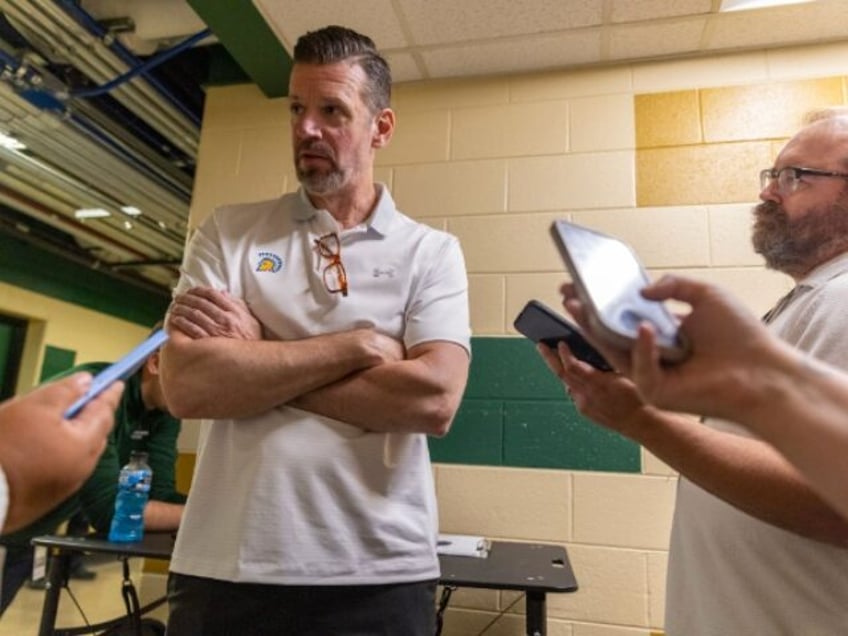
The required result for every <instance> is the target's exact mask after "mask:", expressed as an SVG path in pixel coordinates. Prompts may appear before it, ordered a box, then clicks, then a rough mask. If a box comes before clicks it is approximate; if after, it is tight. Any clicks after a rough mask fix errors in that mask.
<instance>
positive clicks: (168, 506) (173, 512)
mask: <svg viewBox="0 0 848 636" xmlns="http://www.w3.org/2000/svg"><path fill="white" fill-rule="evenodd" d="M184 508H185V506H183V505H182V504H173V503H167V502H164V501H155V500H151V501H148V502H147V505H146V506H145V507H144V528H145V529H146V530H151V531H154V532H155V531H164V530H176V529H177V528H179V527H180V521H181V520H182V518H183V509H184Z"/></svg>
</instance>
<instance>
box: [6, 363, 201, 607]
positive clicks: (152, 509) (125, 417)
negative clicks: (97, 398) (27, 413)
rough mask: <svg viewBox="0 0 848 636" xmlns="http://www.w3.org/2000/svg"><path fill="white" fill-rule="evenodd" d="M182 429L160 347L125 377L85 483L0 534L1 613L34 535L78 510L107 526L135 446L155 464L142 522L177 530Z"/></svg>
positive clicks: (27, 566)
mask: <svg viewBox="0 0 848 636" xmlns="http://www.w3.org/2000/svg"><path fill="white" fill-rule="evenodd" d="M106 366H108V363H106V362H97V363H89V364H82V365H79V366H77V367H74V368H73V369H69V370H68V371H67V372H65V373H63V374H62V375H69V374H71V373H75V372H77V371H89V372H90V373H92V374H97V373H98V372H99V371H100V370H102V369H103V368H105V367H106ZM179 434H180V421H179V420H178V419H176V418H174V417H172V416H171V415H170V414H169V413H168V412H167V410H166V405H165V398H164V395H163V393H162V387H161V386H160V384H159V352H156V353H154V354H152V355H151V356H150V357H149V358H148V359H147V360H146V361H145V363H144V365H143V366H142V368H141V369H139V370H138V371H137V372H136V373H135V374H134V375H132V376H131V377H130V378H129V379H128V380H127V381H126V388H125V389H124V393H123V395H122V396H121V401H120V403H119V404H118V409H117V410H116V411H115V425H114V427H113V428H112V432H111V433H109V437H108V439H107V442H106V448H105V450H104V451H103V454H102V455H101V456H100V459H99V460H98V462H97V465H96V466H95V468H94V472H93V473H92V474H91V477H89V478H88V480H87V481H86V482H85V483H84V484H83V486H82V488H80V490H79V491H77V492H76V493H75V494H74V495H72V496H71V497H70V498H68V499H67V500H65V501H64V502H62V503H61V504H59V505H58V506H57V507H56V508H54V509H53V510H51V511H50V512H48V513H47V514H46V515H44V516H43V517H41V518H40V519H38V520H37V521H35V522H33V523H31V524H30V525H28V526H26V527H25V528H22V529H20V530H18V531H16V532H13V533H11V534H7V535H3V536H2V537H0V545H2V546H3V547H5V549H6V559H5V562H4V563H3V583H2V591H0V615H2V613H3V612H4V611H5V610H6V608H7V607H8V606H9V604H10V603H11V602H12V600H13V599H14V597H15V594H16V593H17V592H18V590H19V589H20V588H21V586H22V585H23V584H24V582H25V581H26V580H27V578H29V576H30V575H31V573H32V561H33V548H32V546H31V545H30V540H31V539H32V538H33V537H36V536H39V535H43V534H52V533H54V532H56V529H57V528H58V527H59V525H61V524H62V523H63V522H65V521H67V520H68V519H70V518H71V516H73V515H74V514H75V513H77V512H78V511H82V512H83V513H84V514H85V515H86V516H87V517H88V519H89V520H90V522H91V525H92V526H93V527H94V529H95V530H96V531H97V532H101V533H104V534H105V533H107V532H108V531H109V525H110V524H111V522H112V514H113V513H114V507H115V496H116V495H117V493H118V474H119V473H120V471H121V467H122V466H124V465H125V464H126V463H127V462H128V461H129V458H130V452H131V451H133V450H140V451H144V452H146V453H148V460H147V463H148V464H150V467H151V468H152V469H153V483H152V485H151V488H150V500H149V501H148V503H147V506H146V507H145V509H144V527H145V528H146V529H147V530H176V529H177V528H178V527H179V524H180V519H181V518H182V513H183V504H184V503H185V500H186V497H185V495H183V494H181V493H179V492H177V490H176V484H175V476H174V472H175V464H176V459H177V437H178V436H179Z"/></svg>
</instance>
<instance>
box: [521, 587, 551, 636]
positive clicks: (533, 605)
mask: <svg viewBox="0 0 848 636" xmlns="http://www.w3.org/2000/svg"><path fill="white" fill-rule="evenodd" d="M525 612H526V619H527V620H526V626H527V636H545V634H547V633H548V629H547V616H546V611H545V593H544V592H530V591H528V592H527V597H526V605H525Z"/></svg>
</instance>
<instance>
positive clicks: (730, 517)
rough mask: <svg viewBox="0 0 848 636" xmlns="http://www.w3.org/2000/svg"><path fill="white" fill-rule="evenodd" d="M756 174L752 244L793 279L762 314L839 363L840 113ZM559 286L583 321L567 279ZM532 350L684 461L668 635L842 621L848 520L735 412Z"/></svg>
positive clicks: (635, 431)
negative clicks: (651, 390)
mask: <svg viewBox="0 0 848 636" xmlns="http://www.w3.org/2000/svg"><path fill="white" fill-rule="evenodd" d="M760 184H761V188H762V189H761V192H760V199H761V201H762V202H761V203H760V204H759V205H757V206H756V207H755V208H754V211H753V212H754V226H753V233H752V240H753V244H754V249H755V250H756V251H757V252H758V253H759V254H761V255H762V256H763V258H764V259H765V262H766V265H767V267H769V268H771V269H774V270H777V271H780V272H783V273H785V274H788V275H789V276H790V277H792V279H794V281H795V287H794V289H793V290H792V291H791V292H790V293H789V294H787V295H786V296H785V297H784V298H782V299H781V300H780V301H778V302H777V304H776V305H775V307H774V309H773V310H772V311H770V312H769V313H768V314H767V315H766V317H765V321H766V322H767V323H768V328H769V329H770V330H771V331H772V332H773V333H775V334H776V335H777V336H779V337H780V338H782V339H783V340H784V341H786V342H788V343H789V344H791V345H794V346H795V347H797V348H798V349H800V350H801V351H804V352H805V353H806V354H808V355H810V356H814V357H816V358H819V359H821V360H823V361H826V362H828V363H830V364H832V365H835V366H838V367H841V368H842V369H848V331H847V330H846V326H845V324H846V323H845V319H844V316H845V315H846V310H848V117H846V116H844V115H837V116H832V117H828V118H824V119H820V120H818V121H814V123H812V124H810V125H809V126H807V127H805V128H803V129H802V130H801V131H800V132H799V133H798V134H796V135H795V136H794V137H793V138H792V139H790V140H789V142H788V143H787V144H786V146H785V147H784V148H783V150H782V151H781V152H780V154H779V155H778V157H777V160H776V161H775V165H774V166H773V167H772V168H769V169H766V170H763V171H762V172H761V173H760ZM563 292H564V294H565V295H566V307H567V308H570V309H571V310H572V311H573V313H574V314H575V316H576V317H577V318H578V320H579V321H581V320H582V318H581V316H582V313H581V312H582V308H581V305H580V303H579V300H577V299H576V298H575V297H574V294H573V290H572V289H571V288H569V287H568V286H565V287H564V288H563ZM724 327H725V326H724V325H722V324H715V325H713V327H712V328H713V329H715V330H721V329H723V328H724ZM541 353H542V355H543V357H544V358H545V361H546V362H547V363H548V366H549V367H550V368H551V370H552V371H554V373H556V374H557V375H558V376H559V378H560V379H561V380H562V381H563V383H564V384H565V385H566V386H567V387H568V388H569V390H570V392H571V394H572V395H573V396H574V401H575V404H576V405H577V406H578V408H579V409H580V410H581V412H582V413H583V414H584V415H586V416H587V417H589V418H591V419H594V420H595V421H596V422H597V423H599V424H601V425H602V426H606V427H608V428H611V429H613V430H616V431H618V432H620V433H622V434H624V435H626V436H628V437H630V438H631V439H633V440H635V441H636V442H638V443H640V444H642V445H644V446H645V448H646V449H648V450H649V451H651V452H652V453H653V454H654V455H656V456H657V457H659V458H660V459H661V460H663V461H664V462H666V463H667V464H668V465H669V466H671V467H672V468H674V469H675V470H677V471H678V472H679V473H680V480H679V483H678V490H677V502H676V506H675V511H674V522H673V527H672V536H671V546H670V548H669V561H668V576H667V581H666V603H665V607H666V616H665V633H666V634H668V636H715V635H717V634H786V635H789V634H792V635H795V634H798V635H801V634H841V633H845V632H846V626H848V614H846V607H848V549H846V546H848V522H846V520H845V518H843V517H842V516H840V514H839V513H838V512H837V511H836V510H835V509H834V508H832V507H831V506H830V505H829V504H827V503H826V502H825V501H824V500H823V499H822V498H820V497H819V496H818V495H817V494H816V492H815V491H814V490H813V488H812V487H811V486H810V484H809V482H808V481H807V480H806V478H805V477H804V476H803V475H802V474H801V473H800V472H799V471H798V470H797V468H795V467H794V466H793V465H792V464H790V463H789V462H788V461H787V460H786V459H785V458H784V457H783V456H782V455H781V454H780V453H779V452H778V451H777V450H776V449H775V448H774V447H772V446H770V445H769V444H767V443H765V442H764V441H762V440H760V439H759V438H757V437H756V436H754V435H753V434H752V433H751V432H750V431H749V430H748V429H745V428H743V427H742V426H740V425H738V424H736V423H734V422H729V421H724V420H718V419H712V418H707V419H704V420H703V421H702V422H699V421H697V420H694V419H692V418H689V417H685V416H681V415H679V414H676V413H672V412H670V411H663V410H660V409H659V408H657V407H656V406H653V405H651V404H648V403H646V402H645V400H644V399H643V397H642V395H641V394H640V393H639V392H638V390H637V389H636V387H635V386H634V384H633V383H632V382H631V381H630V380H629V379H628V378H627V377H625V376H623V375H620V374H610V373H602V372H598V371H597V370H595V369H593V368H591V367H590V366H589V365H587V364H585V363H582V362H580V361H579V360H577V359H576V358H574V357H573V356H572V355H571V353H570V352H569V351H568V350H567V348H563V347H561V348H560V350H559V351H556V352H555V351H552V350H549V349H547V350H546V349H541ZM622 368H624V369H626V368H627V367H626V366H622ZM763 372H764V373H768V370H764V371H763ZM719 401H720V398H716V402H719ZM789 424H790V423H788V422H787V425H789Z"/></svg>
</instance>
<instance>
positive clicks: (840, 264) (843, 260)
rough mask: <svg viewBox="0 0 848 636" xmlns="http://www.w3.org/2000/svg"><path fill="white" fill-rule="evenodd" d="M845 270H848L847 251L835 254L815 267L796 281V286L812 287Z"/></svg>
mask: <svg viewBox="0 0 848 636" xmlns="http://www.w3.org/2000/svg"><path fill="white" fill-rule="evenodd" d="M846 272H848V252H845V253H844V254H840V255H839V256H835V257H833V258H832V259H830V260H829V261H826V262H824V263H822V264H821V265H819V266H818V267H816V268H815V269H814V270H813V271H811V272H810V273H809V274H807V275H806V276H804V278H802V279H801V280H800V281H799V282H798V286H799V287H806V288H809V289H813V288H815V287H818V286H819V285H823V284H824V283H826V282H827V281H829V280H830V279H832V278H836V277H837V276H840V275H842V274H844V273H846Z"/></svg>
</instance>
